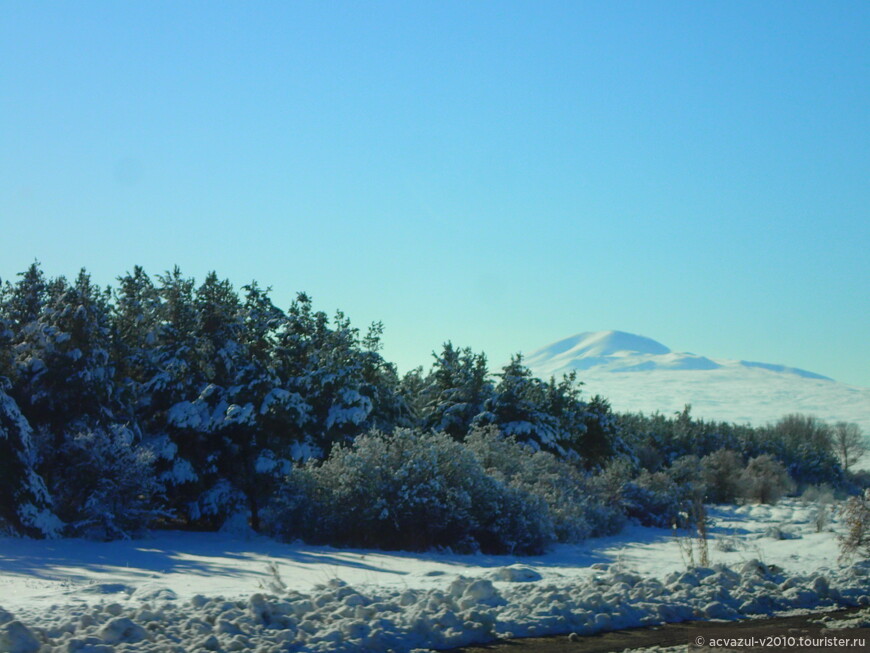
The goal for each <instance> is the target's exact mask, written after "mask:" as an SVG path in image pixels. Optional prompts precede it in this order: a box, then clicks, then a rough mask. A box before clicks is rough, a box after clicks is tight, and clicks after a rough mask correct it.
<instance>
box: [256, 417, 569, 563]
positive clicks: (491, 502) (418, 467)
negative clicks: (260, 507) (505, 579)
mask: <svg viewBox="0 0 870 653" xmlns="http://www.w3.org/2000/svg"><path fill="white" fill-rule="evenodd" d="M266 523H267V525H268V527H269V528H270V529H271V530H272V531H273V532H275V533H276V534H279V535H282V536H284V537H290V538H292V537H301V538H303V539H306V540H308V541H312V542H323V543H326V542H328V543H331V544H338V545H346V546H362V547H376V548H383V549H408V550H423V549H428V548H431V547H451V548H455V549H460V550H466V551H471V550H477V549H479V550H483V551H484V552H487V553H510V552H513V553H528V554H531V553H539V552H541V551H542V550H543V549H544V547H545V546H546V545H547V544H549V543H550V542H552V541H553V540H554V539H555V532H554V527H553V522H552V520H551V518H550V514H549V510H548V508H547V505H546V502H545V501H544V500H543V499H541V498H539V497H536V496H534V495H533V494H531V493H529V492H528V491H525V490H523V489H522V488H519V487H513V486H511V485H509V484H508V483H506V482H505V481H504V480H502V479H498V478H496V477H494V476H491V475H489V474H487V473H486V472H485V470H484V468H483V466H482V465H481V463H480V461H479V460H478V459H477V458H476V457H475V455H474V454H473V453H472V452H471V450H470V449H469V448H467V447H466V446H464V445H463V444H462V443H459V442H456V441H455V440H453V439H452V438H450V437H449V436H448V435H446V434H444V433H421V432H419V431H414V430H409V429H398V430H396V431H395V432H394V433H393V434H392V435H385V434H383V433H378V432H372V433H369V434H367V435H363V436H360V437H358V438H357V439H356V440H355V441H354V442H353V444H352V445H350V446H347V447H338V448H336V449H335V450H334V451H333V453H332V455H331V456H330V457H329V458H328V459H327V460H326V461H324V462H322V463H310V464H308V465H306V466H304V467H301V468H298V469H296V470H294V472H293V473H292V474H291V475H290V476H289V477H288V479H287V481H286V484H285V486H284V487H283V488H282V490H281V491H280V492H279V495H278V497H277V498H276V500H275V501H274V502H273V505H272V506H271V508H270V510H269V511H268V513H267V515H266Z"/></svg>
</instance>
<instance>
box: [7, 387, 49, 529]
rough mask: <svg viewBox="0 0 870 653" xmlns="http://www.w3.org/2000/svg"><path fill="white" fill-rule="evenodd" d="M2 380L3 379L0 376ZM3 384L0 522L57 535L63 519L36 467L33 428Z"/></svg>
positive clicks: (18, 527) (15, 527)
mask: <svg viewBox="0 0 870 653" xmlns="http://www.w3.org/2000/svg"><path fill="white" fill-rule="evenodd" d="M0 380H2V379H0ZM4 385H7V383H6V382H5V381H3V383H2V384H0V522H5V523H6V524H7V525H9V526H11V527H12V528H13V529H14V530H15V531H17V532H20V533H22V534H24V535H30V536H33V537H57V536H59V535H60V532H61V528H62V527H63V523H62V522H61V521H60V520H59V519H58V518H57V516H55V514H54V512H53V511H52V505H51V504H52V502H51V497H50V495H49V493H48V489H47V488H46V486H45V482H44V481H43V480H42V477H40V475H39V474H37V472H36V470H35V462H36V461H35V452H34V450H33V443H32V435H33V433H32V431H31V428H30V425H29V424H28V423H27V420H26V419H25V418H24V416H23V415H22V414H21V411H20V410H18V406H17V405H16V404H15V401H14V400H13V399H12V398H11V397H10V396H9V395H8V394H6V392H5V388H4V387H3V386H4Z"/></svg>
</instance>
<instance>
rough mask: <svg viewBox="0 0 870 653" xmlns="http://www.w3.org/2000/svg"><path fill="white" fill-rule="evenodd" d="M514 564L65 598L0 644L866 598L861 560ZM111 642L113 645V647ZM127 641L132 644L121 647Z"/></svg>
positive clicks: (516, 621) (551, 620)
mask: <svg viewBox="0 0 870 653" xmlns="http://www.w3.org/2000/svg"><path fill="white" fill-rule="evenodd" d="M525 571H531V570H528V569H527V568H523V567H520V566H510V567H503V568H501V569H498V570H495V572H496V575H497V576H499V577H500V579H501V580H508V581H511V580H516V579H517V578H519V579H520V580H527V581H529V582H526V583H523V584H522V585H516V584H513V583H508V584H506V585H505V586H503V588H502V589H498V588H496V587H495V586H494V585H493V583H492V581H491V580H490V579H485V578H465V577H462V576H460V577H457V578H455V579H454V580H453V581H452V582H451V583H450V585H449V586H448V587H446V588H443V587H442V588H435V589H425V590H424V589H400V588H393V589H386V588H374V589H360V588H356V587H353V586H351V585H349V584H347V583H345V582H344V581H341V580H338V579H333V580H331V581H330V582H328V583H327V584H325V585H319V586H317V587H316V588H315V589H314V590H313V591H312V592H310V593H302V592H299V591H296V590H291V591H288V592H286V593H282V594H280V595H275V594H262V593H258V594H253V595H251V596H250V597H248V598H247V599H241V600H227V599H224V598H222V597H211V598H207V597H204V596H201V595H197V596H195V597H193V598H192V599H191V600H189V601H185V602H179V601H163V600H159V599H155V600H147V601H146V600H143V599H142V598H141V596H143V595H139V596H138V597H137V593H135V592H134V596H133V597H131V598H130V599H129V600H127V601H125V602H123V603H111V604H108V605H105V604H102V603H101V604H99V605H96V606H90V607H89V606H86V605H81V604H79V605H73V606H69V607H67V608H66V609H65V610H64V611H50V612H47V613H42V615H41V616H40V618H38V619H35V620H34V622H33V623H30V624H26V623H23V622H22V621H19V620H12V621H8V622H7V623H5V624H4V625H3V626H2V628H0V651H17V652H19V653H31V652H35V651H38V650H39V651H51V652H54V651H79V650H88V651H105V652H108V651H112V650H136V651H143V652H157V651H161V652H162V651H166V652H175V653H183V652H185V651H192V650H212V651H242V650H253V651H262V652H264V653H265V652H266V651H277V650H281V651H298V652H304V653H315V652H318V653H319V652H323V653H325V652H327V651H334V652H337V653H343V652H347V653H350V652H351V651H360V650H366V651H373V652H376V651H387V650H393V651H396V652H405V653H407V652H410V651H413V650H414V649H417V648H421V647H426V648H450V647H456V646H467V645H470V644H476V643H484V642H487V641H491V640H493V639H496V638H499V637H522V636H542V635H558V634H567V633H578V634H580V635H589V634H594V633H598V632H602V631H607V630H615V629H622V628H631V627H637V626H645V625H653V624H661V623H665V622H676V621H685V620H691V619H725V620H733V619H739V618H743V617H747V616H753V615H770V614H774V613H777V612H783V611H788V610H794V609H807V608H817V607H835V606H859V605H870V561H862V562H860V563H857V564H854V565H851V566H845V567H840V568H837V569H833V570H826V571H825V572H824V573H822V572H813V573H811V574H808V575H794V576H786V575H785V574H784V573H783V572H782V571H781V570H779V569H777V568H774V567H771V566H767V565H765V564H764V563H762V562H759V561H757V560H750V561H747V562H745V563H744V564H743V565H742V566H740V568H739V569H732V568H729V567H726V566H725V565H717V566H714V567H711V568H704V567H698V568H693V569H689V570H685V571H679V572H673V573H671V574H669V575H668V576H667V577H665V578H664V580H659V579H657V578H652V577H646V576H643V575H641V574H639V573H636V572H634V571H632V570H631V569H628V568H626V567H623V566H622V565H619V564H610V565H608V564H598V565H595V567H594V571H595V573H594V574H593V575H591V576H589V577H586V578H583V579H579V580H575V581H573V582H570V583H563V584H561V585H558V584H550V583H542V582H536V581H533V580H532V579H531V578H529V577H525V578H524V576H527V575H526V574H525V573H524V572H525ZM116 646H117V647H120V648H118V649H115V648H114V647H116ZM131 646H132V647H133V648H130V647H131Z"/></svg>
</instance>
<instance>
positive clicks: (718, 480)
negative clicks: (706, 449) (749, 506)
mask: <svg viewBox="0 0 870 653" xmlns="http://www.w3.org/2000/svg"><path fill="white" fill-rule="evenodd" d="M742 470H743V458H742V457H741V456H740V454H739V453H737V452H736V451H732V450H731V449H719V450H718V451H714V452H713V453H711V454H708V455H706V456H704V457H703V458H702V459H701V476H702V478H703V479H704V485H705V487H706V491H707V494H706V499H707V501H710V502H711V503H734V502H735V500H736V499H737V496H738V494H739V493H740V475H741V473H742Z"/></svg>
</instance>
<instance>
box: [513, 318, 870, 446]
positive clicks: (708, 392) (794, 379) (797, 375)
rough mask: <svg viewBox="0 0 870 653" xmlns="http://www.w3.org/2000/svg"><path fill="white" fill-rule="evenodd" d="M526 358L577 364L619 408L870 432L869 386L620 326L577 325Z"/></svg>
mask: <svg viewBox="0 0 870 653" xmlns="http://www.w3.org/2000/svg"><path fill="white" fill-rule="evenodd" d="M526 364H527V365H528V366H529V367H530V368H531V369H532V371H533V372H534V373H535V374H536V375H537V376H540V377H542V378H549V377H550V376H556V377H560V376H561V375H562V374H563V373H566V372H569V371H571V370H576V371H577V377H578V379H579V380H580V381H582V382H583V383H584V384H585V386H584V390H585V392H586V394H587V395H595V394H600V395H603V396H605V397H607V398H608V399H610V401H611V404H612V405H613V407H614V409H615V410H617V411H643V412H645V413H652V412H655V411H659V412H662V413H665V414H667V413H671V412H675V411H678V410H681V409H682V408H683V406H684V405H685V404H692V413H693V414H694V415H696V416H698V417H703V418H705V419H715V420H723V421H728V422H737V423H747V422H748V423H751V424H754V425H760V424H764V423H766V422H773V421H776V420H777V419H779V418H780V417H782V416H783V415H786V414H788V413H796V412H797V413H807V414H811V415H815V416H816V417H819V418H820V419H823V420H825V421H828V422H837V421H846V422H856V423H857V424H858V425H859V426H861V428H862V430H863V431H864V433H865V435H868V436H870V388H863V387H857V386H850V385H846V384H844V383H838V382H837V381H834V380H833V379H829V378H828V377H825V376H822V375H821V374H815V373H813V372H808V371H806V370H801V369H798V368H794V367H786V366H785V365H775V364H770V363H758V362H753V361H745V360H720V359H712V358H707V357H705V356H699V355H697V354H691V353H686V352H675V351H671V350H670V349H669V348H668V347H666V346H665V345H663V344H661V343H660V342H656V341H655V340H652V339H650V338H646V337H644V336H638V335H634V334H631V333H625V332H622V331H593V332H585V333H579V334H577V335H575V336H571V337H570V338H565V339H564V340H559V341H558V342H554V343H553V344H551V345H548V346H546V347H543V348H542V349H538V350H537V351H534V352H532V353H531V354H528V355H527V356H526Z"/></svg>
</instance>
